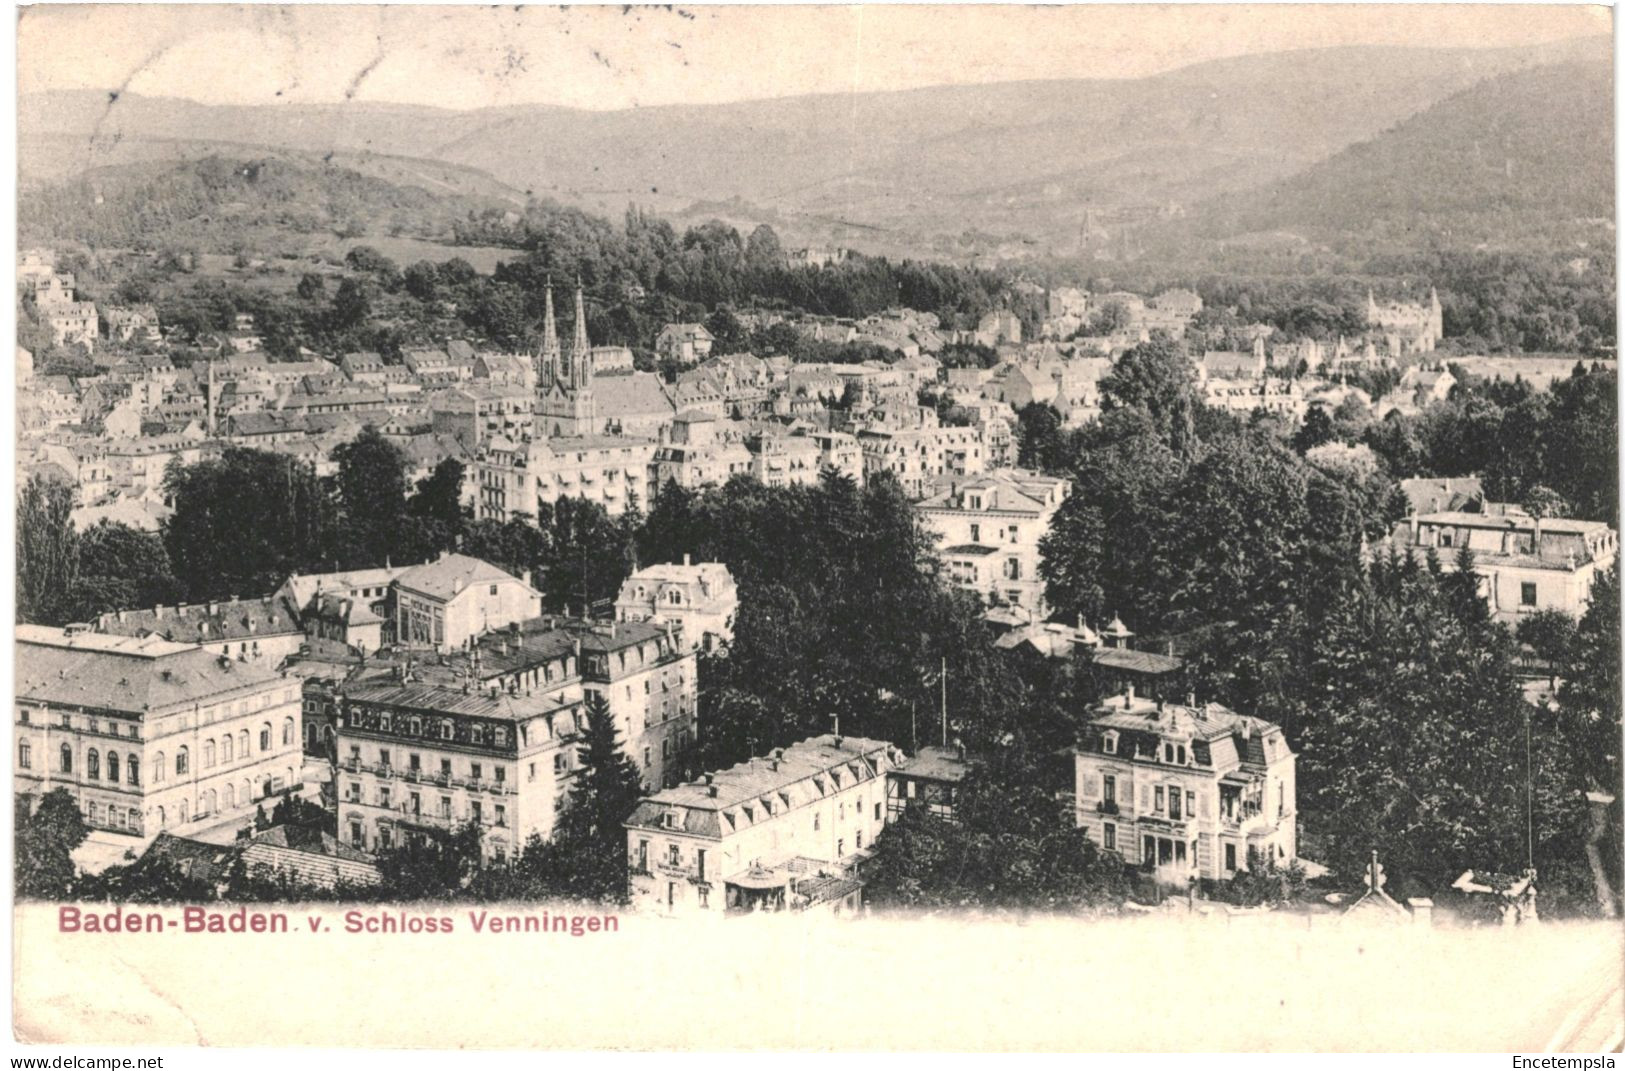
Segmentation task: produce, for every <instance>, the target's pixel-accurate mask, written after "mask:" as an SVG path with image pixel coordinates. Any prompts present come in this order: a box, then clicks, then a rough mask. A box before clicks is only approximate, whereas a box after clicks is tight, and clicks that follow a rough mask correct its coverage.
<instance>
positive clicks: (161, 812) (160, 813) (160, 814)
mask: <svg viewBox="0 0 1625 1071" xmlns="http://www.w3.org/2000/svg"><path fill="white" fill-rule="evenodd" d="M165 820H166V819H165V816H164V809H163V808H162V807H160V808H158V828H159V829H162V828H164V822H165Z"/></svg>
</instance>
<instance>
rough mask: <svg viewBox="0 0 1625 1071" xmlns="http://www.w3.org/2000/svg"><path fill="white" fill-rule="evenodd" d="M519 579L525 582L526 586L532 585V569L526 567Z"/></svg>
mask: <svg viewBox="0 0 1625 1071" xmlns="http://www.w3.org/2000/svg"><path fill="white" fill-rule="evenodd" d="M519 579H520V580H523V581H524V582H525V586H526V587H527V588H528V587H530V570H529V569H526V570H525V571H524V572H522V573H520V574H519Z"/></svg>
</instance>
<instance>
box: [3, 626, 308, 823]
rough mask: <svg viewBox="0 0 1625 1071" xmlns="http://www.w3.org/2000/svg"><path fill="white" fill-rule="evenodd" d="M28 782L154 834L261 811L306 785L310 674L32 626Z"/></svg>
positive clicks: (25, 638) (24, 752)
mask: <svg viewBox="0 0 1625 1071" xmlns="http://www.w3.org/2000/svg"><path fill="white" fill-rule="evenodd" d="M15 665H16V670H17V678H16V702H15V712H16V722H15V726H14V735H15V737H16V745H15V746H16V752H15V755H14V764H13V770H14V772H15V778H14V779H15V784H16V786H17V790H18V791H19V792H21V793H26V794H28V795H31V796H39V795H43V794H44V793H46V792H50V791H53V790H55V789H58V788H65V789H67V790H68V791H69V792H70V793H71V794H72V795H73V797H74V799H75V800H77V801H78V803H79V807H80V810H81V811H82V812H83V814H84V816H85V821H86V822H87V823H88V824H89V825H90V826H91V827H92V828H96V829H110V830H115V831H120V832H126V833H133V834H136V835H138V836H139V835H150V834H152V833H156V832H158V831H159V830H164V829H171V830H174V829H180V828H181V827H185V826H188V825H189V824H192V823H195V822H197V821H199V820H200V819H208V818H213V817H214V816H216V815H219V816H222V817H229V816H232V815H236V814H240V813H245V812H246V813H252V809H253V807H254V806H255V805H256V804H257V803H259V802H260V801H262V800H265V799H266V798H267V797H271V796H276V795H280V794H282V793H285V792H288V791H290V790H292V789H293V788H294V787H295V786H296V785H297V784H298V783H299V770H300V767H301V766H302V764H303V761H304V760H303V757H302V755H301V750H300V748H301V744H300V740H301V732H300V707H299V682H298V681H296V680H291V679H288V678H285V677H283V676H280V675H278V674H276V673H272V672H270V671H269V670H267V669H264V668H262V667H261V666H259V665H255V664H253V663H249V662H242V661H238V660H237V659H235V658H228V657H226V656H224V655H220V654H217V653H215V652H213V651H208V650H205V649H203V648H201V647H197V646H194V645H192V644H186V643H174V642H171V641H169V640H165V639H162V638H160V637H157V636H146V637H133V636H108V635H102V634H99V633H93V632H88V631H78V630H61V629H52V628H44V627H41V626H37V625H20V626H18V628H17V645H16V662H15Z"/></svg>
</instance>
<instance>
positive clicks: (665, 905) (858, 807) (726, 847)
mask: <svg viewBox="0 0 1625 1071" xmlns="http://www.w3.org/2000/svg"><path fill="white" fill-rule="evenodd" d="M900 758H901V756H900V755H899V753H898V752H897V749H896V748H894V747H893V746H892V745H890V744H888V743H884V742H882V741H879V740H863V739H858V738H855V737H841V736H832V735H825V736H815V737H812V738H810V739H808V740H803V741H802V742H801V743H799V744H794V745H792V746H790V747H787V748H779V749H777V750H775V751H773V752H772V753H771V754H769V755H767V756H765V757H762V758H752V759H750V760H748V761H746V762H742V763H740V764H739V765H737V766H734V767H731V768H729V769H727V770H721V771H718V772H717V773H713V774H706V775H704V776H702V777H701V778H700V780H699V781H697V782H694V783H690V784H684V785H680V786H677V787H675V788H668V789H665V790H664V791H661V792H656V793H655V794H653V795H652V796H650V797H648V798H647V799H645V800H643V801H642V802H640V803H639V804H638V806H637V809H636V810H634V811H633V812H632V816H631V817H630V818H629V819H627V822H626V830H627V853H628V871H629V876H628V882H627V884H628V894H629V896H630V898H631V901H632V904H633V906H634V907H636V908H638V909H640V910H644V911H652V912H659V913H662V914H671V915H680V914H694V913H700V912H713V913H718V914H736V913H740V912H748V911H757V910H768V911H778V910H787V909H804V908H808V907H815V906H821V905H823V906H829V907H833V908H835V909H837V910H840V909H844V908H847V907H855V906H856V904H857V902H858V899H859V897H860V896H861V891H862V886H861V883H860V882H859V881H858V880H857V878H856V877H855V873H854V871H855V867H856V863H857V861H858V860H859V859H861V858H862V857H863V855H862V853H863V852H864V851H865V849H866V848H867V847H869V846H870V845H872V844H873V843H874V840H875V838H876V837H877V836H879V835H880V831H881V829H882V828H883V827H884V826H885V824H886V775H887V772H888V771H889V770H890V769H891V768H892V767H893V766H894V765H895V764H896V763H897V762H898V761H899V759H900Z"/></svg>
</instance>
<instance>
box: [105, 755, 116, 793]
mask: <svg viewBox="0 0 1625 1071" xmlns="http://www.w3.org/2000/svg"><path fill="white" fill-rule="evenodd" d="M107 779H108V780H109V781H111V782H113V783H114V784H115V785H116V784H118V752H116V751H109V752H108V753H107Z"/></svg>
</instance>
